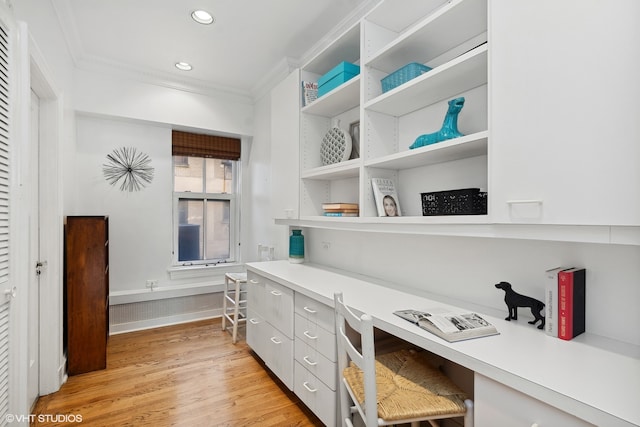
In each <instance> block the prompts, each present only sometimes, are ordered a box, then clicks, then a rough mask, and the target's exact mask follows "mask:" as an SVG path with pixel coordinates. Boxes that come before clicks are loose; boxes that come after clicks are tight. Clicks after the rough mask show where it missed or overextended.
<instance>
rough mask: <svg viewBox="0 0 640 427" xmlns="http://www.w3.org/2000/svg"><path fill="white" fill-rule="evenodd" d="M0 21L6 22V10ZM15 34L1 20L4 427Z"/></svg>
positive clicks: (1, 419)
mask: <svg viewBox="0 0 640 427" xmlns="http://www.w3.org/2000/svg"><path fill="white" fill-rule="evenodd" d="M2 12H3V13H2V14H1V15H0V18H5V15H6V12H5V11H4V10H3V11H2ZM10 50H11V34H10V28H9V26H8V25H7V23H6V22H5V19H0V292H1V293H0V425H2V426H4V425H5V424H6V423H7V414H8V413H9V404H10V402H9V395H10V384H11V377H10V374H11V370H10V367H11V360H10V359H11V358H10V354H11V352H10V349H11V347H10V344H11V339H10V338H11V334H10V333H11V324H10V323H11V322H10V319H11V301H12V299H13V298H15V294H16V287H15V286H14V284H13V283H12V282H11V280H10V279H11V278H10V275H9V254H10V251H9V248H10V241H9V188H10V187H9V185H10V180H9V166H10V165H9V159H10V141H11V129H10V123H11V107H10V94H11V92H10V82H11V67H10V65H9V64H10V59H9V58H10V53H11V52H10Z"/></svg>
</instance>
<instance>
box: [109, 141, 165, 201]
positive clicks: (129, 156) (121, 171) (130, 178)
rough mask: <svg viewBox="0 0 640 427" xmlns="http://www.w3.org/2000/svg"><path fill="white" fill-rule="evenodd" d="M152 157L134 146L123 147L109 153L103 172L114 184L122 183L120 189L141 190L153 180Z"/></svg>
mask: <svg viewBox="0 0 640 427" xmlns="http://www.w3.org/2000/svg"><path fill="white" fill-rule="evenodd" d="M153 172H154V169H153V168H152V167H151V158H150V157H149V156H148V155H147V154H145V153H142V152H139V151H137V150H136V149H135V148H133V147H121V148H116V149H115V150H113V152H112V153H111V154H107V163H106V164H103V165H102V173H103V174H104V177H105V179H106V180H107V182H108V183H109V184H111V185H113V186H116V185H117V184H118V183H119V184H120V191H129V192H133V191H140V190H142V189H143V188H144V187H146V186H147V184H150V183H151V181H152V180H153Z"/></svg>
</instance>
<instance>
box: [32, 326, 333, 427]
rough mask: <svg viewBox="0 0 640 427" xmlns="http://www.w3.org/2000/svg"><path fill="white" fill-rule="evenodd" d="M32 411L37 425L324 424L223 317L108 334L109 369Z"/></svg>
mask: <svg viewBox="0 0 640 427" xmlns="http://www.w3.org/2000/svg"><path fill="white" fill-rule="evenodd" d="M243 338H244V337H243ZM34 414H35V416H34V417H33V418H34V422H32V424H31V425H32V426H60V425H75V426H78V425H83V426H105V427H106V426H119V427H120V426H136V427H137V426H148V425H153V426H156V427H161V426H189V427H191V426H207V427H209V426H260V427H262V426H321V425H322V423H321V422H320V421H319V420H318V419H317V418H315V417H314V415H313V414H312V413H311V412H310V411H309V410H308V409H307V408H306V407H305V406H304V404H303V403H301V402H300V401H299V399H298V398H297V397H296V396H295V395H294V394H293V393H291V392H290V391H289V390H288V389H287V388H286V387H285V386H284V385H282V384H281V383H280V382H279V381H278V380H277V379H276V378H275V377H273V376H272V374H270V373H269V372H267V370H265V368H264V365H263V364H262V362H261V361H260V359H259V358H258V357H257V356H256V355H255V354H254V353H253V352H252V351H251V350H250V349H249V347H248V346H247V345H246V343H245V341H244V339H242V340H239V341H238V343H237V344H235V345H234V344H232V343H231V336H230V334H229V333H227V332H224V331H222V330H221V327H220V319H212V320H205V321H199V322H192V323H187V324H182V325H177V326H169V327H164V328H157V329H150V330H146V331H139V332H131V333H126V334H119V335H114V336H111V337H110V338H109V343H108V347H107V369H105V370H101V371H95V372H90V373H86V374H82V375H76V376H71V377H69V379H68V381H67V382H66V383H65V384H64V385H63V386H62V388H61V389H60V390H59V391H58V392H56V393H53V394H50V395H46V396H42V397H40V398H39V399H38V402H37V403H36V406H35V408H34ZM38 415H42V417H38ZM74 416H81V417H82V423H77V422H75V423H74V422H69V423H65V422H59V421H64V420H65V418H66V419H67V420H69V421H74ZM43 418H44V421H45V422H41V419H43ZM46 421H52V422H46Z"/></svg>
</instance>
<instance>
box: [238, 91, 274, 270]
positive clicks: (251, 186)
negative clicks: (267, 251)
mask: <svg viewBox="0 0 640 427" xmlns="http://www.w3.org/2000/svg"><path fill="white" fill-rule="evenodd" d="M270 105H271V102H270V97H269V96H268V95H266V96H264V97H262V98H261V99H259V100H258V101H257V102H256V104H255V108H254V125H255V128H254V137H253V144H252V147H251V151H250V152H249V153H247V154H248V155H247V156H245V157H244V160H245V161H246V162H247V167H248V168H249V169H250V172H249V173H248V174H247V175H248V177H247V179H248V181H249V182H248V183H246V186H244V190H245V192H244V194H245V196H246V197H244V201H243V206H242V235H243V241H242V245H243V254H244V260H245V262H250V261H256V260H258V259H259V258H258V245H259V244H260V245H266V246H276V245H277V241H278V237H279V236H280V234H281V233H282V230H283V229H284V228H283V227H282V226H276V225H275V224H274V221H273V219H272V218H271V214H270V212H271V209H270V203H271V141H270V135H271V112H270Z"/></svg>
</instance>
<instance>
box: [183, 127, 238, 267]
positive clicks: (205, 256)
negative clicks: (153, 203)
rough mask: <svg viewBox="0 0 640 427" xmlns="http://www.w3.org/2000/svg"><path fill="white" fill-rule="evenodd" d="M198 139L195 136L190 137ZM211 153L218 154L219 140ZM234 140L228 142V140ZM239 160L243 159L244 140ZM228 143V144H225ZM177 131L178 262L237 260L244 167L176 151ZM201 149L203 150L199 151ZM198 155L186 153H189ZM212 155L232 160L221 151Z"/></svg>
mask: <svg viewBox="0 0 640 427" xmlns="http://www.w3.org/2000/svg"><path fill="white" fill-rule="evenodd" d="M187 135H189V136H193V135H194V134H187ZM196 136H198V137H204V138H205V139H206V138H214V140H213V142H214V143H211V142H212V141H208V142H209V144H207V148H208V149H215V147H216V144H215V141H216V140H217V139H218V138H220V137H209V136H207V135H196ZM227 139H230V138H224V140H227ZM236 141H237V142H238V144H237V145H238V158H239V140H236ZM225 142H226V141H225ZM177 145H178V144H176V137H175V131H174V149H173V177H174V179H173V183H174V184H173V200H174V203H173V204H174V224H175V230H174V263H175V264H178V265H198V264H205V265H206V264H217V263H224V262H234V261H236V260H237V259H238V236H239V232H238V231H239V230H238V224H239V221H238V218H239V208H238V203H237V202H238V196H239V194H238V186H237V183H238V179H237V177H238V173H239V171H238V169H239V168H240V162H239V161H237V160H232V159H229V158H216V157H205V156H203V153H202V152H198V153H197V155H189V154H187V155H185V154H184V150H183V151H180V150H181V149H180V148H179V147H178V148H177V149H176V146H177ZM200 148H202V147H200ZM190 151H193V148H192V149H191V150H187V152H190ZM214 151H215V150H213V151H212V152H210V153H208V154H210V155H213V156H216V155H220V156H221V157H232V156H228V155H226V154H224V153H223V154H220V152H214Z"/></svg>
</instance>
